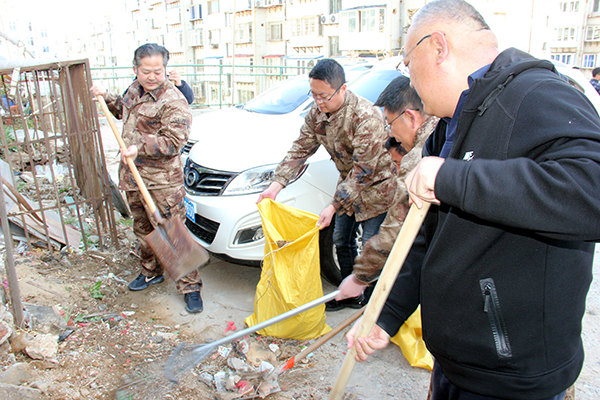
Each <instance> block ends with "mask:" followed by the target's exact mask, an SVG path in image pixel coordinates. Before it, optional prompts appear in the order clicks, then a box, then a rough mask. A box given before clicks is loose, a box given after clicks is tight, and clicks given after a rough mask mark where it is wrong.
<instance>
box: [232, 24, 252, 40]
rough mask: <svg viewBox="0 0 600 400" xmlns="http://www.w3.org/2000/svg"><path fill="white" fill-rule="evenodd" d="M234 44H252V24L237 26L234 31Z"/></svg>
mask: <svg viewBox="0 0 600 400" xmlns="http://www.w3.org/2000/svg"><path fill="white" fill-rule="evenodd" d="M235 41H236V43H252V23H251V22H248V23H246V24H239V25H238V28H237V29H236V30H235Z"/></svg>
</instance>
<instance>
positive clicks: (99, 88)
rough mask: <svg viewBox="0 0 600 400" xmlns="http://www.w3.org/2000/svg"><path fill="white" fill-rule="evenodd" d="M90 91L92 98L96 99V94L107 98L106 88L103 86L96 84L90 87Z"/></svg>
mask: <svg viewBox="0 0 600 400" xmlns="http://www.w3.org/2000/svg"><path fill="white" fill-rule="evenodd" d="M90 93H92V100H94V101H96V96H102V97H104V99H105V100H106V89H104V88H103V87H102V86H98V85H94V86H92V87H91V88H90Z"/></svg>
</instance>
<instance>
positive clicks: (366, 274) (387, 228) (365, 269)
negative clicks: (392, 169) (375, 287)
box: [353, 117, 439, 283]
mask: <svg viewBox="0 0 600 400" xmlns="http://www.w3.org/2000/svg"><path fill="white" fill-rule="evenodd" d="M438 121H439V118H437V117H429V118H428V119H427V120H426V121H425V122H423V124H421V126H420V127H419V129H418V130H417V134H416V136H415V142H414V147H413V148H412V149H411V151H409V152H408V153H407V154H406V155H405V156H404V157H403V158H402V161H401V162H400V170H399V171H398V191H397V192H396V197H395V199H394V204H393V205H392V207H390V209H389V210H388V213H387V215H386V217H385V220H384V221H383V223H382V224H381V227H380V228H379V233H378V234H377V235H375V236H373V237H372V238H371V239H369V241H368V242H367V243H366V244H365V245H364V247H363V250H362V252H361V254H360V255H359V256H358V257H357V258H356V260H354V270H353V273H354V275H355V276H356V278H357V279H358V280H359V281H361V282H363V283H369V282H371V281H372V280H374V279H376V278H377V277H378V276H379V272H380V271H381V269H382V268H383V265H384V264H385V261H386V260H387V257H388V255H389V254H390V251H391V250H392V246H393V245H394V242H395V241H396V237H397V236H398V233H399V232H400V229H401V228H402V224H403V223H404V219H405V218H406V215H407V214H408V209H409V204H408V191H407V190H406V186H405V185H404V179H405V178H406V175H408V173H409V172H410V171H411V170H412V169H413V168H414V167H416V166H417V164H418V163H419V161H420V160H421V154H422V153H423V145H424V144H425V141H426V140H427V138H428V137H429V135H431V133H432V132H433V130H434V129H435V126H436V125H437V123H438Z"/></svg>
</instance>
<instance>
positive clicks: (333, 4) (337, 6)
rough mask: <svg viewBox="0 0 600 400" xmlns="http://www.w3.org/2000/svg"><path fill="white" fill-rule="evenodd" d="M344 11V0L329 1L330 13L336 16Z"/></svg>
mask: <svg viewBox="0 0 600 400" xmlns="http://www.w3.org/2000/svg"><path fill="white" fill-rule="evenodd" d="M341 9H342V0H329V13H330V14H335V13H336V12H339V11H340V10H341Z"/></svg>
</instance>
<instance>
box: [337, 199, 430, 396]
mask: <svg viewBox="0 0 600 400" xmlns="http://www.w3.org/2000/svg"><path fill="white" fill-rule="evenodd" d="M430 205H431V204H430V203H425V202H424V203H423V207H422V208H421V209H418V208H417V207H416V206H415V205H414V204H413V205H412V206H410V210H409V212H408V215H407V216H406V219H405V220H404V224H403V225H402V229H401V230H400V233H399V234H398V237H397V238H396V241H395V242H394V246H393V247H392V250H391V252H390V255H389V257H388V259H387V261H386V262H385V265H384V267H383V270H382V271H381V275H380V276H379V279H378V281H377V285H375V290H373V294H372V295H371V299H370V300H369V303H368V304H367V308H366V310H365V314H364V316H363V318H362V320H361V321H360V326H359V327H358V329H357V331H356V335H355V337H356V338H359V337H366V336H368V335H369V333H371V330H372V329H373V326H375V322H377V318H379V314H381V310H382V309H383V305H384V304H385V301H386V300H387V298H388V295H389V294H390V292H391V290H392V287H393V286H394V282H395V281H396V277H397V276H398V273H399V272H400V270H401V269H402V265H403V264H404V261H405V260H406V257H407V256H408V252H409V251H410V248H411V247H412V244H413V242H414V241H415V238H416V237H417V234H418V233H419V229H420V228H421V225H422V224H423V221H424V220H425V216H426V215H427V211H429V206H430ZM355 356H356V347H354V346H353V347H352V348H351V349H350V350H349V351H348V352H347V353H346V357H345V358H344V363H343V364H342V368H341V369H340V372H339V374H338V377H337V380H336V382H335V385H334V387H333V389H332V390H331V393H330V394H329V398H328V399H329V400H339V399H340V398H341V396H342V395H343V393H344V388H345V387H346V384H347V383H348V379H349V378H350V374H351V373H352V370H353V369H354V365H355V364H356V359H355Z"/></svg>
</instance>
